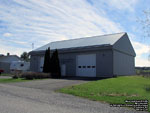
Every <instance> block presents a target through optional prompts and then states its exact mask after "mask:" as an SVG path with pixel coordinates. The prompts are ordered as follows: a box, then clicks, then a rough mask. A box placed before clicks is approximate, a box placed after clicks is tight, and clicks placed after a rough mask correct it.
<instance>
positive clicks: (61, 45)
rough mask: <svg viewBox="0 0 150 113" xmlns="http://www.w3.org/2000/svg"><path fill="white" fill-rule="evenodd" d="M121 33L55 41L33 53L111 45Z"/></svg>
mask: <svg viewBox="0 0 150 113" xmlns="http://www.w3.org/2000/svg"><path fill="white" fill-rule="evenodd" d="M124 34H125V32H123V33H116V34H108V35H101V36H92V37H85V38H77V39H70V40H63V41H56V42H51V43H48V44H46V45H44V46H42V47H40V48H37V49H35V50H33V51H41V50H46V49H47V48H48V47H50V49H52V50H53V49H65V48H76V47H87V46H95V45H105V44H106V45H108V44H109V45H113V44H115V42H117V41H118V40H119V39H120V38H121V37H122V36H123V35H124Z"/></svg>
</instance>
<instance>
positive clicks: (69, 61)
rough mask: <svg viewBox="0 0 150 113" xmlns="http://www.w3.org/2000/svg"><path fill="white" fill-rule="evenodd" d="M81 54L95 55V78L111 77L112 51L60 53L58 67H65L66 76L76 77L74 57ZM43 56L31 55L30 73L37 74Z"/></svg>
mask: <svg viewBox="0 0 150 113" xmlns="http://www.w3.org/2000/svg"><path fill="white" fill-rule="evenodd" d="M82 54H96V76H97V77H111V76H112V75H113V73H112V71H113V68H112V66H113V64H112V63H113V61H112V50H96V51H82V52H74V53H60V54H59V59H60V65H62V64H65V65H66V75H67V76H76V56H77V55H82ZM41 56H44V54H40V55H36V56H35V55H31V71H36V72H38V65H39V59H40V57H41Z"/></svg>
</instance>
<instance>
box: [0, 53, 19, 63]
mask: <svg viewBox="0 0 150 113" xmlns="http://www.w3.org/2000/svg"><path fill="white" fill-rule="evenodd" d="M12 61H21V58H19V57H18V56H17V55H9V56H0V62H12Z"/></svg>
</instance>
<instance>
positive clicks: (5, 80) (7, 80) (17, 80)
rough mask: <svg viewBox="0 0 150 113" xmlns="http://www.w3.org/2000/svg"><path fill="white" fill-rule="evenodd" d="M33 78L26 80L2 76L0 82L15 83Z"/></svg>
mask: <svg viewBox="0 0 150 113" xmlns="http://www.w3.org/2000/svg"><path fill="white" fill-rule="evenodd" d="M26 81H31V80H26V79H22V78H18V79H13V78H0V83H13V82H26Z"/></svg>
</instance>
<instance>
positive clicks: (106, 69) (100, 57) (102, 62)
mask: <svg viewBox="0 0 150 113" xmlns="http://www.w3.org/2000/svg"><path fill="white" fill-rule="evenodd" d="M112 56H113V55H112V50H103V51H99V52H97V55H96V67H97V69H96V74H97V76H98V77H112V76H113V58H112Z"/></svg>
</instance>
